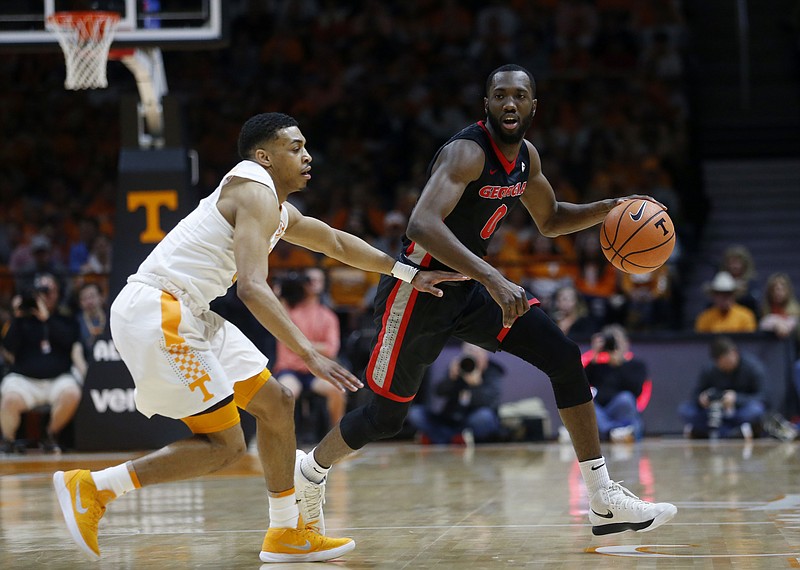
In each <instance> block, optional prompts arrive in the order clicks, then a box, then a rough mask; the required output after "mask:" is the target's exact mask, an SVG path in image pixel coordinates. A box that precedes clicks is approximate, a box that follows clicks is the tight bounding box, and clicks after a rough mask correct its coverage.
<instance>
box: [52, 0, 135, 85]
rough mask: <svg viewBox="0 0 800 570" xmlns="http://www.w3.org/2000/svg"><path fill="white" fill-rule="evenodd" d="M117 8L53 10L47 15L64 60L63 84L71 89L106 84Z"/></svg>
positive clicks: (116, 21) (116, 20)
mask: <svg viewBox="0 0 800 570" xmlns="http://www.w3.org/2000/svg"><path fill="white" fill-rule="evenodd" d="M119 20H120V17H119V14H117V13H116V12H101V11H96V12H56V13H54V14H53V15H52V16H50V17H48V18H47V29H48V30H49V31H50V32H52V33H54V34H55V36H56V39H58V43H59V45H60V46H61V49H62V50H63V51H64V60H65V61H66V64H67V79H66V81H64V87H66V88H67V89H72V90H79V89H97V88H100V87H108V80H107V79H106V63H107V61H108V50H109V48H110V47H111V42H112V41H113V40H114V32H116V30H117V25H118V24H119Z"/></svg>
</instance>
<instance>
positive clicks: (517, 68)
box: [486, 63, 536, 96]
mask: <svg viewBox="0 0 800 570" xmlns="http://www.w3.org/2000/svg"><path fill="white" fill-rule="evenodd" d="M504 71H521V72H522V73H524V74H525V75H527V76H528V80H529V81H530V82H531V95H536V81H535V80H534V79H533V74H532V73H531V72H530V71H528V70H527V69H525V68H524V67H522V66H521V65H517V64H516V63H507V64H505V65H501V66H500V67H498V68H497V69H495V70H494V71H492V72H491V73H490V74H489V77H487V78H486V95H487V96H488V95H489V89H491V88H492V83H494V76H495V75H497V74H498V73H502V72H504Z"/></svg>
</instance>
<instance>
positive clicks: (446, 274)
mask: <svg viewBox="0 0 800 570" xmlns="http://www.w3.org/2000/svg"><path fill="white" fill-rule="evenodd" d="M468 279H469V277H467V276H466V275H461V274H460V273H453V272H452V271H425V270H424V269H423V270H422V271H420V272H419V273H417V274H416V275H415V276H414V279H413V280H412V281H411V285H413V287H414V289H417V290H418V291H422V292H423V293H430V294H431V295H436V296H437V297H441V296H442V295H444V291H442V290H441V289H439V288H438V287H435V285H436V284H437V283H441V282H442V281H467V280H468Z"/></svg>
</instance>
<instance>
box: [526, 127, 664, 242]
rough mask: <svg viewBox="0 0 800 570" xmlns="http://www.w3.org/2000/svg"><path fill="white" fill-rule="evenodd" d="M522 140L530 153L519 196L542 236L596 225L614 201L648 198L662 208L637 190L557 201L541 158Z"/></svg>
mask: <svg viewBox="0 0 800 570" xmlns="http://www.w3.org/2000/svg"><path fill="white" fill-rule="evenodd" d="M525 144H527V145H528V151H529V154H530V157H531V173H530V177H529V178H528V186H527V188H526V189H525V193H524V194H523V195H522V198H521V200H522V203H523V204H524V205H525V208H527V210H528V212H529V213H530V214H531V217H532V218H533V221H534V222H536V227H537V228H539V231H540V232H541V233H542V235H544V236H547V237H556V236H560V235H564V234H571V233H574V232H578V231H581V230H584V229H586V228H590V227H592V226H594V225H597V224H599V223H600V222H602V221H603V219H604V218H605V217H606V214H608V213H609V212H610V211H611V210H613V209H614V207H615V206H617V204H621V203H622V202H625V201H627V200H636V199H641V200H649V201H651V202H654V203H656V204H658V205H659V206H661V207H663V208H664V209H666V207H665V206H664V205H663V204H661V203H660V202H658V201H657V200H655V199H653V198H651V197H650V196H641V195H639V194H633V195H631V196H625V197H623V198H607V199H605V200H598V201H597V202H590V203H587V204H573V203H571V202H559V201H557V200H556V197H555V193H554V192H553V187H552V186H551V185H550V182H549V181H548V180H547V178H545V176H544V173H543V172H542V161H541V159H540V157H539V153H538V151H537V150H536V148H535V147H534V146H533V145H532V144H531V143H530V142H528V141H525Z"/></svg>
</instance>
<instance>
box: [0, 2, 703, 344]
mask: <svg viewBox="0 0 800 570" xmlns="http://www.w3.org/2000/svg"><path fill="white" fill-rule="evenodd" d="M229 10H230V15H231V18H230V35H229V45H228V46H227V47H225V48H223V49H217V50H209V51H206V52H202V53H200V54H198V52H196V51H167V52H165V55H164V56H165V66H166V70H167V77H168V84H169V89H170V94H171V96H173V97H177V98H179V100H181V101H182V103H183V108H184V109H185V127H186V130H187V135H188V136H187V140H188V141H189V144H190V145H191V146H192V147H193V148H196V149H197V151H198V153H199V155H200V164H201V175H200V183H199V186H198V198H199V197H202V196H203V195H206V194H208V193H209V192H210V191H211V190H213V188H214V187H215V186H216V184H217V182H218V180H219V178H220V177H221V176H222V174H224V173H225V172H226V171H227V170H228V169H229V168H230V166H231V165H232V164H234V163H235V161H236V159H237V157H236V156H235V144H234V142H235V140H236V136H237V134H238V133H237V129H238V127H239V125H240V124H241V122H242V119H243V118H246V117H247V116H249V115H251V114H254V113H257V112H260V111H266V110H280V111H283V112H286V113H289V114H291V115H293V116H295V117H296V118H297V119H298V120H299V121H300V124H301V127H302V129H303V132H304V134H305V135H306V137H307V138H308V140H309V147H310V150H311V152H312V154H313V156H314V159H315V163H314V168H315V176H314V182H313V184H312V188H311V190H310V191H309V192H307V193H304V194H303V195H302V196H300V197H298V199H297V205H298V206H299V207H301V208H302V209H303V210H304V211H307V212H308V213H309V214H311V215H314V216H318V217H321V218H323V219H325V220H326V221H328V222H330V223H331V224H332V225H334V226H335V227H339V228H342V229H346V230H348V231H350V232H353V233H356V234H358V235H360V236H362V237H364V238H366V239H368V240H369V241H371V242H373V243H375V244H376V245H377V246H379V247H381V248H382V249H385V250H386V251H389V252H392V253H394V252H396V250H397V248H398V245H399V242H398V239H397V237H398V236H399V235H400V234H401V233H402V228H403V224H404V222H405V220H407V218H408V214H409V212H410V210H411V208H412V207H413V205H414V202H415V199H416V196H417V193H418V192H419V190H420V189H421V187H422V185H423V183H424V180H425V172H426V169H427V166H428V163H429V161H430V160H431V158H432V156H433V154H434V152H435V150H436V148H438V146H439V145H441V144H442V143H443V142H444V141H445V140H446V139H447V138H448V137H449V136H451V135H452V134H453V133H455V132H456V131H458V130H459V129H460V128H462V127H463V126H465V125H467V124H469V123H470V122H472V121H475V120H478V119H480V118H481V117H482V116H483V108H482V98H483V85H482V81H483V79H484V78H485V76H486V74H487V73H488V72H489V71H491V69H494V68H495V67H497V66H498V65H501V64H503V63H508V62H515V63H519V64H521V65H523V66H525V67H527V68H528V69H530V70H531V71H532V72H533V74H534V76H535V77H536V80H537V95H538V97H539V106H538V110H537V117H536V118H535V120H534V125H533V128H532V129H531V131H530V132H529V133H528V137H529V138H530V140H531V141H532V142H534V144H535V145H536V146H537V148H538V149H539V151H540V153H541V155H542V157H543V161H544V164H543V168H544V172H545V174H546V175H547V176H548V178H549V180H550V182H551V183H552V185H553V187H554V189H555V191H556V193H557V195H558V198H559V199H563V200H569V201H587V200H594V199H599V198H605V197H610V196H621V195H627V194H631V193H635V192H636V193H648V194H651V195H653V196H654V197H656V198H657V199H658V200H660V201H662V202H663V203H665V204H667V205H668V206H669V207H670V214H671V216H672V217H673V219H674V220H675V223H676V226H677V227H678V228H679V230H681V231H682V232H683V233H682V235H681V238H682V240H683V241H685V242H686V243H689V244H691V242H692V240H693V239H694V235H695V234H696V230H695V228H694V227H693V222H692V220H691V217H687V216H686V215H685V212H686V204H685V202H687V200H685V199H683V196H682V195H681V192H682V191H683V192H692V191H693V190H696V189H692V188H691V185H690V184H689V183H688V182H687V181H688V179H689V178H690V173H691V169H692V165H691V164H690V163H689V158H688V157H689V153H688V145H689V140H688V134H687V133H688V126H687V125H688V123H687V113H688V108H689V105H688V102H687V98H686V93H685V85H684V81H683V75H684V74H683V68H684V65H685V64H684V57H683V55H684V53H683V52H684V49H685V42H686V37H685V34H686V31H685V25H684V22H683V19H682V15H681V6H680V3H679V2H676V1H675V0H656V1H653V2H634V1H633V0H594V1H587V0H567V1H559V2H555V1H553V0H537V1H535V2H523V1H515V2H498V1H490V2H476V1H460V2H459V1H445V2H432V1H429V0H416V1H413V2H404V3H400V4H397V3H385V2H378V1H375V0H364V1H361V2H351V3H346V4H342V3H337V2H329V1H324V0H305V1H301V2H288V1H274V2H255V1H250V2H247V1H240V2H231V3H229ZM0 73H2V75H3V76H4V77H5V78H6V80H7V82H9V83H10V82H13V83H14V84H16V85H19V86H20V87H21V88H20V89H15V90H6V91H5V92H4V93H2V94H0V108H1V109H2V110H1V111H0V115H1V116H2V118H3V122H4V124H6V125H7V126H8V127H9V128H8V129H7V133H8V134H9V135H10V136H7V137H6V138H4V139H3V140H2V141H0V157H2V160H3V162H4V163H5V164H9V165H13V168H10V169H4V170H3V171H2V173H0V194H2V199H3V203H4V205H7V207H4V208H3V209H2V212H0V264H1V265H2V266H3V269H4V270H5V278H4V279H3V283H4V285H3V287H2V291H0V305H2V306H8V302H9V299H10V295H11V294H12V293H13V291H14V285H15V284H18V283H17V281H18V279H19V276H20V275H28V276H32V275H33V274H35V272H36V271H40V270H43V269H42V266H43V265H46V266H47V270H48V271H51V272H54V273H55V274H58V275H63V276H65V277H66V276H69V277H70V279H72V278H73V277H74V276H76V275H97V274H102V273H104V272H105V271H107V269H108V267H109V264H110V248H109V245H110V243H111V240H112V239H113V232H114V227H113V212H114V199H115V186H116V176H117V174H116V168H117V164H116V163H117V157H118V152H119V127H118V123H119V119H118V112H119V109H118V105H119V96H120V94H121V93H123V92H125V90H129V89H131V87H132V81H133V79H132V77H130V76H129V74H128V73H127V71H125V70H124V69H122V68H121V66H118V64H116V63H113V62H112V63H110V64H109V76H110V85H111V86H110V87H109V89H107V90H98V91H90V92H82V93H74V92H67V91H64V90H63V88H62V85H61V82H62V81H63V73H64V68H63V61H62V60H61V55H60V54H58V53H51V54H35V55H31V54H12V55H10V56H9V57H7V58H4V59H3V61H2V62H0ZM495 242H496V243H495V245H494V248H493V250H492V252H491V253H490V255H491V256H492V258H493V259H492V261H493V262H494V263H498V264H500V265H502V266H503V267H505V270H506V272H507V273H508V275H509V276H511V277H513V278H514V279H515V280H518V281H519V282H521V283H522V284H524V285H525V286H526V287H528V288H529V289H530V290H531V291H533V292H534V293H535V294H537V295H538V296H539V297H540V298H541V299H542V300H543V301H544V302H545V304H546V305H548V306H551V305H552V298H553V294H554V293H555V291H556V289H558V288H559V287H561V286H563V285H567V284H573V285H575V286H576V287H577V289H578V291H579V292H580V294H581V295H582V296H584V297H585V299H586V301H587V303H588V305H589V307H590V309H591V312H592V315H593V317H594V318H595V319H596V322H597V325H598V326H601V325H602V324H604V323H605V322H608V321H614V320H624V321H625V324H626V325H627V326H629V327H632V328H633V330H648V329H651V328H675V327H679V326H681V324H682V323H680V322H675V320H674V319H671V318H670V317H669V316H668V315H673V314H675V313H676V311H675V310H674V309H675V308H676V305H677V304H678V303H679V302H680V296H679V295H677V294H675V293H676V290H677V289H678V288H677V283H678V282H679V281H680V278H681V276H680V271H679V270H678V269H677V268H678V267H679V264H678V261H679V260H680V256H679V254H678V253H677V252H676V254H675V255H674V256H673V261H674V262H673V263H671V264H670V265H669V267H667V268H665V269H664V270H663V274H660V275H655V276H652V278H651V279H649V280H635V281H634V280H631V279H629V278H627V277H625V276H622V275H619V274H617V273H616V272H614V271H611V270H610V268H609V267H608V265H607V263H606V262H605V260H604V259H602V257H601V256H600V257H598V256H599V248H598V247H597V241H596V232H595V231H594V230H587V231H586V232H584V233H583V234H580V235H578V236H570V237H564V238H560V239H556V240H551V239H547V238H544V237H543V236H541V235H540V234H539V233H538V232H537V230H536V228H535V226H534V225H533V224H532V223H531V221H530V218H529V217H528V216H527V215H525V213H524V212H522V211H520V212H516V213H515V214H514V215H513V216H511V217H510V219H509V220H508V221H507V223H506V224H505V226H504V227H503V231H502V235H499V236H497V238H496V240H495ZM45 243H47V245H45ZM295 249H296V248H293V247H291V246H283V247H281V248H280V249H279V250H277V251H276V252H275V254H274V255H273V258H272V259H271V265H273V267H274V268H275V269H276V270H284V269H286V270H289V269H299V268H302V267H305V266H309V265H316V266H321V267H322V268H323V269H325V270H326V271H327V272H328V277H329V283H330V289H331V291H330V292H331V298H332V300H333V301H334V303H335V305H336V308H337V309H338V310H339V312H340V314H345V313H348V314H349V313H352V312H354V311H356V312H357V311H363V310H364V308H365V306H366V303H365V300H364V299H365V295H367V292H368V291H369V289H370V287H371V286H372V285H373V284H374V279H372V278H371V277H370V276H363V275H356V274H355V273H353V272H352V271H350V270H348V269H346V268H341V267H337V266H336V265H335V264H330V263H329V262H327V261H325V260H321V259H317V258H315V257H314V256H312V255H309V254H305V253H302V252H298V251H295ZM45 256H46V257H47V259H46V260H42V259H38V258H39V257H41V258H44V257H45ZM9 275H10V276H11V280H10V281H9V279H8V276H9ZM15 280H16V281H15ZM83 280H85V278H83V279H79V282H78V283H71V282H70V283H67V285H68V287H67V289H66V292H67V293H68V294H70V295H73V296H74V292H75V291H77V289H78V288H79V286H80V281H83ZM677 312H680V311H679V310H678V311H677ZM355 322H357V320H356V321H352V322H351V324H352V323H355Z"/></svg>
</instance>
